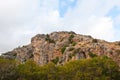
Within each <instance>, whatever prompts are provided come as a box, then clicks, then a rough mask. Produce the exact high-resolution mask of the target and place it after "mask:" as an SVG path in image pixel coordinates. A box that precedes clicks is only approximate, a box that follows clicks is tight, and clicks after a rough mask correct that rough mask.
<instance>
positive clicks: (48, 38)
mask: <svg viewBox="0 0 120 80" xmlns="http://www.w3.org/2000/svg"><path fill="white" fill-rule="evenodd" d="M45 40H46V41H48V42H49V43H55V41H54V40H52V39H50V37H49V35H48V34H47V35H46V38H45Z"/></svg>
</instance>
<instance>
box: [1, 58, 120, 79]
mask: <svg viewBox="0 0 120 80" xmlns="http://www.w3.org/2000/svg"><path fill="white" fill-rule="evenodd" d="M119 69H120V68H119V67H118V65H117V64H116V63H115V62H114V61H112V60H111V59H109V58H107V57H94V58H92V59H82V60H77V61H70V62H69V63H66V64H65V65H63V66H60V65H59V66H56V65H55V64H54V63H48V64H46V65H44V66H39V65H37V64H36V63H35V62H34V61H32V60H29V61H27V62H26V63H24V64H20V63H19V62H17V61H14V60H7V59H2V58H1V59H0V80H120V77H119V76H120V72H119Z"/></svg>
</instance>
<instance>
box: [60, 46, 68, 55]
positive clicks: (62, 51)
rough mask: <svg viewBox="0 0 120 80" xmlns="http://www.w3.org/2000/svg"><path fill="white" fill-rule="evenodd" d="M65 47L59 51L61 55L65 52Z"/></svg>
mask: <svg viewBox="0 0 120 80" xmlns="http://www.w3.org/2000/svg"><path fill="white" fill-rule="evenodd" d="M66 47H67V46H64V47H63V48H62V49H61V53H62V54H63V53H64V52H65V50H66Z"/></svg>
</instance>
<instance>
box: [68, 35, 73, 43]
mask: <svg viewBox="0 0 120 80" xmlns="http://www.w3.org/2000/svg"><path fill="white" fill-rule="evenodd" d="M73 38H74V35H73V34H71V35H70V37H69V42H70V43H72V42H73V40H72V39H73Z"/></svg>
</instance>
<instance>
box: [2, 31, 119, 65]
mask: <svg viewBox="0 0 120 80" xmlns="http://www.w3.org/2000/svg"><path fill="white" fill-rule="evenodd" d="M90 53H92V54H93V55H97V56H103V55H105V56H108V57H110V58H112V59H113V60H114V61H115V62H117V63H118V64H119V66H120V42H112V43H110V42H107V41H104V40H99V39H94V38H92V37H91V36H87V35H80V34H76V33H74V32H65V31H61V32H53V33H51V34H37V35H36V36H34V37H33V38H32V39H31V43H30V44H29V45H26V46H23V47H19V48H16V49H14V50H12V51H9V52H7V53H4V54H2V56H3V57H4V58H9V59H16V60H19V61H20V62H22V63H23V62H25V61H26V60H28V59H33V60H34V61H35V62H36V63H38V64H40V65H43V64H47V63H48V62H54V63H55V64H58V65H59V64H64V63H66V62H68V61H70V60H79V59H87V58H91V56H90Z"/></svg>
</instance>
